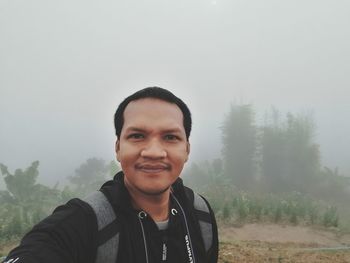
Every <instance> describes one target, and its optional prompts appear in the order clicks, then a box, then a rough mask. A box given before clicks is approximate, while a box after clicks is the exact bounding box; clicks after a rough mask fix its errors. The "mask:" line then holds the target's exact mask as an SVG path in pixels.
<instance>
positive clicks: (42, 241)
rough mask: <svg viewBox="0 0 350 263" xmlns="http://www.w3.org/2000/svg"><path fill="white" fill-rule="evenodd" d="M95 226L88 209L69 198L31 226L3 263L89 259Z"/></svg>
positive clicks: (61, 262)
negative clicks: (65, 202)
mask: <svg viewBox="0 0 350 263" xmlns="http://www.w3.org/2000/svg"><path fill="white" fill-rule="evenodd" d="M96 225H97V223H96V218H95V216H94V214H93V211H92V210H91V208H90V207H89V206H88V205H87V204H85V203H84V202H82V201H81V200H79V199H73V200H71V201H69V202H68V203H67V204H65V205H63V206H59V207H58V208H56V209H55V211H54V212H53V214H52V215H50V216H48V217H47V218H45V219H44V220H43V221H41V222H40V223H39V224H37V225H36V226H34V227H33V229H32V230H31V231H30V232H29V233H27V234H26V235H25V236H24V237H23V239H22V241H21V243H20V245H19V246H18V247H16V248H15V249H13V250H12V251H11V252H10V254H9V255H8V256H7V258H6V259H5V261H4V263H80V262H84V263H87V262H92V261H93V260H94V258H95V253H96V252H95V243H94V240H96V229H97V226H96Z"/></svg>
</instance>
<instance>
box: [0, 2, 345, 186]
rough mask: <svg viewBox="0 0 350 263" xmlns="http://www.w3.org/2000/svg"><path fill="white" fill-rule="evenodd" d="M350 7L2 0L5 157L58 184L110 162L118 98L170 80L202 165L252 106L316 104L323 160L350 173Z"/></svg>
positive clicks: (1, 151) (0, 150)
mask: <svg viewBox="0 0 350 263" xmlns="http://www.w3.org/2000/svg"><path fill="white" fill-rule="evenodd" d="M349 13H350V2H349V1H345V0H344V1H341V0H337V1H330V0H329V1H323V0H321V1H320V0H312V1H307V0H306V1H304V0H303V1H298V0H297V1H277V0H275V1H272V0H266V1H260V0H252V1H243V0H241V1H236V0H215V1H212V0H177V1H170V0H147V1H135V0H120V1H81V0H77V1H67V0H62V1H58V2H57V1H56V2H52V1H46V0H45V1H44V0H37V1H18V0H11V1H10V0H0V91H1V93H0V98H1V103H0V125H1V128H0V162H1V163H4V164H6V165H8V166H9V168H10V170H11V171H12V170H13V169H16V168H25V167H27V166H29V165H30V163H31V162H32V161H34V160H39V161H40V162H41V164H40V166H39V169H40V176H41V180H42V181H43V182H47V183H54V182H56V181H58V180H61V181H62V179H63V178H65V177H66V176H68V175H71V174H72V173H73V172H74V169H75V168H77V167H78V166H79V165H80V164H81V163H82V162H84V161H85V160H86V159H87V158H90V157H94V156H96V157H99V158H103V159H105V160H107V161H110V160H112V159H114V140H115V136H114V129H113V119H112V118H113V114H114V111H115V109H116V107H117V105H118V104H119V103H120V102H121V100H122V99H124V98H125V97H126V96H128V95H130V94H131V93H132V92H134V91H136V90H139V89H141V88H144V87H147V86H161V87H163V88H167V89H169V90H171V91H173V92H174V93H175V94H176V95H178V96H179V97H180V98H182V99H183V100H184V101H185V102H186V103H187V104H188V105H189V107H190V109H191V110H192V112H193V122H194V124H193V134H192V135H191V138H190V139H191V142H192V152H191V160H194V161H196V160H202V159H212V158H216V157H219V155H220V149H221V139H220V130H219V127H220V126H221V124H222V121H223V118H224V114H225V113H227V111H228V109H229V107H230V103H232V102H242V103H252V104H253V105H254V106H255V109H256V110H257V112H259V114H260V113H261V114H262V113H263V111H265V110H268V109H269V108H270V106H271V105H273V106H275V107H276V108H277V109H280V110H283V111H291V112H294V113H297V112H300V111H312V112H313V116H314V118H315V121H316V124H317V134H316V141H317V142H318V143H319V144H320V145H321V153H322V162H323V164H325V165H327V166H329V167H332V168H334V167H336V166H338V167H339V169H340V172H341V173H343V174H347V175H350V163H349V154H348V149H349V148H350V139H349V134H350V121H349V115H350V103H349V101H350V100H349V94H350V91H349V87H350V85H349V84H350V66H349V65H350V30H349V28H350V16H349ZM259 114H258V117H259ZM0 184H1V183H0Z"/></svg>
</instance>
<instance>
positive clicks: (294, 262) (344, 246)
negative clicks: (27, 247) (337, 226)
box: [0, 224, 350, 263]
mask: <svg viewBox="0 0 350 263" xmlns="http://www.w3.org/2000/svg"><path fill="white" fill-rule="evenodd" d="M219 237H220V255H219V263H238V262H239V263H245V262H246V263H259V262H261V263H265V262H266V263H267V262H271V263H272V262H276V263H304V262H307V263H326V262H327V263H328V262H332V263H340V262H342V263H346V262H347V263H350V234H340V233H339V232H337V231H335V230H333V231H331V230H325V229H317V228H311V227H303V226H290V225H276V224H246V225H244V226H240V227H237V226H236V227H233V226H221V227H220V228H219ZM17 242H18V241H13V242H10V243H7V244H3V245H0V258H1V255H6V254H7V253H8V251H9V250H10V249H11V248H12V247H14V246H15V245H16V244H17Z"/></svg>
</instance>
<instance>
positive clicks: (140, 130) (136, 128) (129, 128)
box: [126, 127, 146, 132]
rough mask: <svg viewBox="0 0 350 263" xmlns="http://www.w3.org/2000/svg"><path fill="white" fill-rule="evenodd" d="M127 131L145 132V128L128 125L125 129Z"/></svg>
mask: <svg viewBox="0 0 350 263" xmlns="http://www.w3.org/2000/svg"><path fill="white" fill-rule="evenodd" d="M126 131H127V132H131V131H135V132H145V131H146V129H142V128H138V127H128V128H127V129H126Z"/></svg>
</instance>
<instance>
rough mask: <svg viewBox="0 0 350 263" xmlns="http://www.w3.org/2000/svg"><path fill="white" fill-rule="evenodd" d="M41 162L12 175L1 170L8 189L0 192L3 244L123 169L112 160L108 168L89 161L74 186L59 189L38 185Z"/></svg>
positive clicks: (77, 174) (78, 172)
mask: <svg viewBox="0 0 350 263" xmlns="http://www.w3.org/2000/svg"><path fill="white" fill-rule="evenodd" d="M38 167H39V162H38V161H35V162H33V163H32V164H31V165H30V166H29V167H28V168H26V169H25V170H22V169H17V170H15V172H14V173H13V174H12V173H11V172H9V171H8V168H7V167H6V166H5V165H4V164H0V171H1V174H2V176H3V179H4V181H5V184H6V190H3V191H0V245H1V243H4V242H8V241H11V240H13V239H16V238H19V237H21V236H23V235H24V233H26V232H27V231H28V230H29V229H30V228H31V227H32V226H33V225H34V224H36V223H38V222H39V221H40V220H42V219H43V218H44V217H46V216H47V215H49V214H50V213H51V212H52V211H53V209H54V208H55V207H56V206H58V205H60V204H62V203H65V202H67V201H68V200H69V199H71V198H73V197H84V196H85V195H86V194H88V193H89V192H91V191H93V190H96V189H98V188H99V187H100V186H101V185H102V183H103V182H105V181H106V180H107V179H108V178H110V177H111V175H112V174H113V175H114V174H115V173H116V171H117V170H119V168H118V165H117V164H116V163H115V162H114V161H112V162H111V163H109V164H108V165H107V164H105V161H103V160H101V159H97V158H91V159H88V160H87V161H86V162H85V163H83V164H82V165H81V166H80V167H79V168H78V169H76V171H75V175H74V176H72V177H69V178H68V179H69V181H70V182H71V184H70V185H67V186H65V187H64V189H59V188H58V185H55V186H54V187H48V186H45V185H42V184H39V183H38V182H37V179H38V176H39V170H38Z"/></svg>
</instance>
